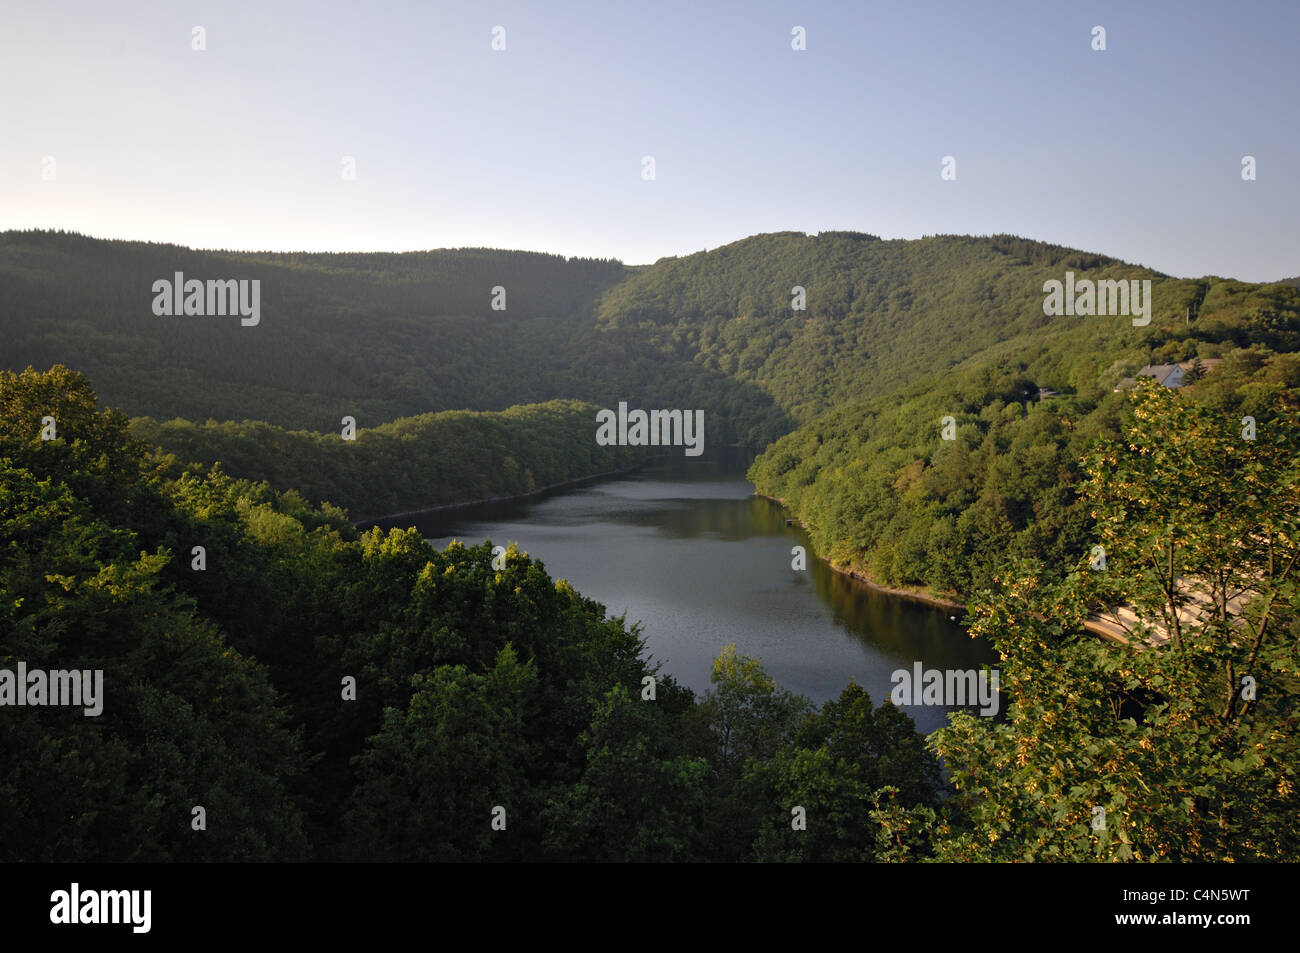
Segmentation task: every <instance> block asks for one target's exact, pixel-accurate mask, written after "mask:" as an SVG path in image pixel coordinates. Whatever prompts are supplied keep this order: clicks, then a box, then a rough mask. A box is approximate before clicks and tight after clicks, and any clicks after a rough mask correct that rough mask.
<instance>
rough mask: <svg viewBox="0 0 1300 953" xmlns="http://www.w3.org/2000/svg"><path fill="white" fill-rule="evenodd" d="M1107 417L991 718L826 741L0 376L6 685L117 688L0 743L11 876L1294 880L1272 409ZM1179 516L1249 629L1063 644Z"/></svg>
mask: <svg viewBox="0 0 1300 953" xmlns="http://www.w3.org/2000/svg"><path fill="white" fill-rule="evenodd" d="M1126 400H1127V401H1129V402H1130V403H1128V405H1127V406H1126V408H1125V409H1124V411H1123V417H1124V421H1123V423H1122V425H1121V427H1122V431H1121V434H1120V439H1117V440H1115V441H1113V442H1110V443H1106V442H1102V443H1101V444H1100V445H1099V446H1098V448H1097V449H1096V450H1095V451H1094V456H1092V457H1089V458H1085V459H1084V460H1083V461H1081V463H1080V465H1081V466H1082V467H1083V468H1084V470H1085V472H1086V474H1087V478H1086V481H1085V484H1084V486H1083V487H1082V488H1081V493H1082V494H1083V495H1084V496H1085V497H1086V499H1087V500H1088V501H1089V504H1090V505H1091V506H1093V507H1095V509H1096V511H1097V513H1098V516H1099V519H1100V521H1101V525H1100V526H1099V528H1098V535H1097V537H1096V538H1097V539H1101V540H1104V541H1105V542H1106V543H1107V544H1109V545H1111V546H1112V547H1113V550H1114V554H1115V558H1114V562H1113V564H1112V566H1111V567H1110V569H1111V571H1110V572H1109V573H1107V574H1105V575H1104V576H1102V574H1097V573H1092V574H1089V573H1088V572H1087V571H1086V570H1085V569H1083V568H1082V566H1083V565H1086V558H1082V557H1081V556H1080V554H1075V555H1074V556H1072V557H1067V562H1068V565H1067V566H1065V567H1063V568H1064V569H1065V571H1066V575H1065V577H1064V578H1063V581H1062V582H1060V583H1059V584H1053V585H1047V586H1044V585H1042V584H1041V583H1040V580H1039V577H1040V575H1041V568H1042V567H1041V564H1039V563H1031V562H1028V561H1024V560H1021V561H1019V562H1018V563H1016V564H1015V565H1014V566H1012V567H1010V569H1009V572H1008V573H1007V574H1006V575H1004V576H999V577H998V579H996V580H995V583H996V585H995V587H994V588H993V589H990V590H989V591H987V592H986V593H985V594H984V595H983V596H981V597H980V599H979V600H978V601H977V603H976V604H975V606H974V607H973V611H974V619H975V622H974V625H973V626H972V631H973V634H976V635H979V636H981V637H986V638H989V639H990V640H992V641H993V643H994V644H995V645H996V646H997V648H998V650H999V652H1000V653H1001V655H1002V659H1003V663H1002V664H1003V668H1004V672H1006V673H1007V680H1006V682H1005V683H1004V687H1005V689H1006V690H1007V691H1008V692H1009V697H1010V699H1011V704H1010V706H1009V709H1008V712H1007V718H1006V720H1005V721H990V720H987V719H978V718H973V717H971V716H956V717H954V718H953V719H952V720H951V722H950V727H949V728H948V729H945V730H944V731H941V732H939V733H938V734H937V735H935V736H933V737H932V739H931V741H930V743H929V745H928V746H927V744H926V742H925V741H924V739H922V738H921V737H920V736H919V735H917V734H916V732H915V728H914V725H913V723H912V722H911V720H910V719H909V718H908V717H907V716H906V715H905V714H903V713H902V712H901V711H900V710H899V709H898V708H896V707H895V706H894V705H892V704H884V703H883V700H882V703H881V704H879V705H875V704H873V702H872V700H871V699H870V698H869V697H868V696H867V694H866V693H865V692H863V690H862V689H861V688H859V687H858V686H856V685H853V684H849V685H847V686H846V687H845V689H844V691H843V692H842V693H841V694H840V696H839V697H838V698H835V699H832V700H831V701H828V702H827V703H826V704H824V705H823V706H822V707H821V708H820V709H816V708H814V706H812V705H811V704H810V703H809V702H808V701H807V700H806V699H804V698H801V697H800V696H797V695H793V694H791V693H789V692H787V691H784V690H783V689H781V688H780V687H779V686H777V685H776V684H775V683H774V682H773V681H772V679H771V678H770V677H769V676H767V675H766V673H764V672H763V670H762V667H761V665H760V663H759V662H758V661H757V660H754V659H749V658H745V657H743V656H738V655H737V654H736V653H735V652H734V650H733V649H728V650H726V651H724V652H723V654H722V655H721V656H719V657H718V659H717V660H716V661H715V664H714V670H713V675H712V687H711V689H710V690H709V691H708V692H706V693H705V695H704V696H703V697H699V698H697V697H695V695H694V694H693V693H692V692H691V691H690V690H689V689H686V688H685V687H683V686H681V685H679V684H678V683H676V681H675V680H674V679H673V678H671V676H668V675H665V674H663V673H662V672H660V671H658V669H657V666H653V665H651V664H649V663H648V662H647V661H646V659H645V656H644V651H643V650H644V646H643V644H642V642H641V639H640V638H639V635H638V633H637V631H636V629H635V628H629V627H628V626H627V625H626V624H625V622H624V620H622V619H620V618H609V617H608V616H607V613H606V612H605V609H604V608H603V607H602V606H600V605H599V604H597V603H595V602H593V601H591V600H590V599H586V598H583V597H582V596H581V595H580V594H579V593H577V592H576V591H575V590H574V589H573V588H572V586H570V585H569V584H568V583H567V582H565V581H564V580H560V581H555V580H552V579H551V578H550V577H549V576H548V575H547V573H546V570H545V566H544V564H543V563H542V562H541V561H540V560H537V559H533V558H530V557H529V556H528V555H527V554H524V553H520V552H518V551H517V550H516V549H515V548H514V547H510V548H509V549H508V550H507V552H506V554H505V557H504V559H503V560H496V559H495V558H494V555H493V552H492V546H491V541H490V540H489V541H484V542H483V543H481V544H479V545H473V546H467V545H463V544H461V543H459V542H457V543H453V544H451V545H450V546H448V548H447V549H446V550H444V551H437V550H435V549H433V548H432V547H431V546H429V544H428V543H427V542H425V541H424V540H423V539H422V538H420V536H419V534H418V533H416V532H415V531H414V530H400V529H394V530H392V531H389V532H384V531H381V530H378V529H375V530H371V531H369V532H366V533H363V534H359V533H358V532H357V531H356V530H355V529H353V528H352V527H351V526H350V525H349V524H348V523H347V521H346V520H345V519H344V517H343V514H342V513H341V512H340V511H338V510H337V509H329V508H327V509H317V508H315V507H312V506H310V505H308V504H307V503H306V502H304V500H303V499H302V498H301V496H299V495H298V494H296V493H292V492H290V493H277V492H273V491H271V490H270V489H269V488H268V487H267V486H266V485H265V484H257V483H251V482H248V481H244V480H237V479H234V478H232V477H230V476H228V475H225V474H222V473H219V472H212V471H209V472H197V471H184V470H182V472H177V467H176V465H175V462H174V461H166V460H163V459H161V458H159V457H158V455H157V454H156V452H155V451H152V450H150V449H149V448H148V447H147V446H146V445H145V444H143V443H142V442H141V441H139V440H138V439H136V438H135V437H133V436H132V435H131V433H130V431H129V428H128V425H127V421H126V418H125V417H124V416H122V415H121V414H120V413H118V412H115V411H101V410H99V409H98V407H97V401H96V397H95V395H94V393H93V391H92V390H91V388H90V387H89V385H88V383H87V382H86V380H85V379H84V378H83V377H81V376H80V375H77V374H75V373H73V372H71V371H68V370H66V369H63V368H57V369H55V370H53V371H50V372H46V373H37V372H33V371H28V372H24V373H23V374H21V375H15V374H12V373H7V372H6V373H0V593H3V599H0V668H10V669H12V668H13V667H14V666H15V665H16V664H17V663H18V662H19V661H23V662H24V663H26V664H28V665H29V666H32V667H38V666H39V667H45V668H50V669H55V668H78V669H82V668H85V669H100V670H102V671H103V673H104V685H105V688H104V704H103V711H102V714H100V715H98V716H96V717H86V716H85V715H84V714H83V713H82V712H81V711H80V710H78V709H68V708H26V709H11V710H9V711H8V713H7V714H6V716H5V717H4V718H0V758H2V759H3V763H4V764H5V765H6V766H7V770H6V772H5V773H4V775H3V777H2V778H0V803H4V804H5V805H6V810H5V811H4V812H3V813H0V855H2V856H3V857H4V859H5V860H59V861H69V860H82V861H91V860H283V859H308V858H315V859H328V860H488V859H496V860H538V859H554V860H576V859H589V860H590V859H595V860H780V861H795V860H805V861H828V860H830V861H870V860H878V859H882V860H915V859H927V858H934V859H946V860H952V859H970V860H989V859H1020V860H1029V859H1106V860H1110V859H1140V860H1147V859H1172V860H1249V859H1259V858H1270V859H1296V858H1297V856H1300V855H1298V854H1297V851H1298V850H1300V843H1297V839H1296V830H1295V824H1294V819H1295V816H1296V812H1297V810H1300V802H1298V801H1297V797H1298V796H1300V795H1298V794H1297V789H1298V785H1297V779H1296V771H1297V765H1298V764H1300V757H1297V755H1300V752H1297V751H1295V744H1296V741H1295V739H1296V738H1297V737H1298V735H1297V732H1296V731H1295V728H1296V725H1295V720H1296V714H1295V711H1294V708H1293V707H1292V706H1291V705H1290V704H1288V699H1290V698H1294V697H1295V692H1296V686H1295V685H1294V684H1293V683H1294V681H1295V677H1296V676H1295V672H1296V665H1297V661H1300V659H1297V645H1298V644H1300V614H1298V613H1297V604H1298V602H1297V597H1296V596H1297V590H1296V584H1295V566H1296V562H1297V554H1298V553H1300V524H1298V523H1297V520H1300V496H1298V495H1297V494H1300V452H1298V448H1297V442H1296V431H1295V423H1296V418H1295V416H1294V415H1291V414H1290V413H1289V411H1287V410H1286V409H1285V407H1283V406H1282V404H1283V403H1284V397H1283V396H1279V397H1278V399H1277V402H1276V406H1274V407H1272V408H1271V410H1272V413H1271V414H1270V415H1269V416H1268V418H1267V419H1268V420H1269V421H1270V423H1269V424H1268V425H1267V426H1264V427H1261V429H1260V432H1259V439H1258V440H1256V441H1249V442H1247V441H1243V440H1242V439H1241V438H1240V436H1239V435H1238V434H1237V433H1236V432H1235V431H1234V430H1233V429H1232V427H1231V426H1229V425H1228V424H1227V423H1225V421H1224V420H1223V418H1222V417H1221V416H1220V415H1216V413H1215V412H1214V411H1212V410H1210V409H1207V408H1205V407H1202V406H1199V405H1192V404H1190V403H1189V402H1188V401H1187V400H1186V399H1185V398H1184V397H1183V395H1178V394H1174V393H1172V392H1169V391H1165V390H1164V389H1162V388H1158V387H1145V388H1142V389H1140V390H1139V391H1138V392H1136V393H1135V394H1134V395H1132V396H1131V397H1129V398H1126ZM47 417H53V418H54V419H55V420H56V421H58V423H59V428H58V436H56V437H53V438H49V439H47V438H46V435H45V433H44V429H43V420H44V418H47ZM1171 444H1172V445H1176V446H1177V448H1178V452H1176V453H1164V454H1156V455H1154V456H1153V455H1152V454H1151V453H1150V452H1149V449H1148V448H1150V447H1155V448H1162V447H1165V446H1168V445H1171ZM1242 474H1245V475H1247V478H1240V477H1241V475H1242ZM1233 477H1238V478H1237V479H1233ZM1153 485H1158V486H1160V487H1161V488H1162V491H1161V494H1160V496H1159V498H1158V499H1157V500H1156V502H1155V503H1154V504H1153V505H1151V506H1149V507H1147V508H1145V509H1144V508H1142V507H1140V506H1137V505H1136V504H1137V503H1139V502H1140V501H1141V500H1142V499H1143V498H1144V496H1145V494H1146V493H1147V492H1148V490H1149V487H1150V486H1153ZM1175 515H1176V516H1177V517H1178V518H1179V520H1180V525H1182V526H1183V527H1184V532H1185V534H1186V541H1187V545H1180V546H1179V549H1178V553H1179V555H1178V557H1177V559H1178V562H1176V563H1171V572H1177V573H1178V574H1180V575H1181V574H1198V575H1204V576H1207V577H1215V576H1216V575H1217V576H1221V577H1222V578H1225V579H1235V580H1237V581H1238V582H1241V581H1243V580H1244V581H1248V583H1249V585H1250V586H1251V587H1252V588H1253V591H1254V592H1255V593H1256V595H1257V596H1258V598H1257V599H1254V600H1252V602H1251V606H1250V609H1249V611H1248V612H1247V613H1246V614H1245V615H1244V616H1243V617H1242V619H1241V623H1237V622H1234V621H1233V620H1232V619H1230V618H1229V617H1228V616H1226V615H1216V614H1213V613H1211V614H1209V615H1207V616H1205V617H1204V618H1203V620H1202V621H1201V622H1199V623H1197V624H1196V625H1194V626H1189V627H1188V628H1187V629H1186V631H1185V632H1184V633H1183V637H1182V638H1181V639H1180V640H1179V641H1178V642H1177V643H1176V644H1175V643H1170V644H1169V645H1166V646H1164V647H1163V648H1148V649H1142V648H1141V647H1139V646H1136V645H1122V644H1119V643H1111V642H1102V641H1100V640H1096V639H1093V638H1091V637H1087V636H1081V633H1080V623H1081V618H1082V613H1083V611H1085V610H1086V607H1087V605H1088V604H1089V603H1090V602H1092V601H1096V600H1115V599H1128V600H1132V601H1134V602H1135V604H1137V605H1139V606H1140V607H1142V608H1143V611H1144V614H1145V615H1147V616H1149V617H1158V615H1159V613H1160V605H1161V600H1162V599H1164V598H1165V592H1164V590H1163V589H1162V588H1161V584H1160V580H1159V578H1157V577H1156V576H1153V575H1152V574H1151V573H1150V571H1149V570H1148V568H1147V562H1148V561H1147V559H1146V553H1144V552H1143V549H1142V547H1143V545H1144V541H1145V540H1147V539H1148V538H1149V537H1152V536H1154V537H1156V538H1159V537H1160V536H1161V534H1162V533H1164V527H1165V526H1166V525H1167V524H1168V522H1169V519H1170V517H1171V516H1175ZM1225 538H1229V539H1231V540H1235V541H1250V544H1249V545H1248V546H1247V547H1244V548H1242V547H1227V548H1225V547H1224V545H1223V540H1224V539H1225ZM196 546H201V547H202V548H203V553H202V565H199V562H198V561H197V560H198V557H197V556H196V550H195V547H196ZM1171 558H1173V557H1171ZM1026 620H1028V621H1026ZM1240 625H1244V626H1246V627H1247V628H1246V629H1245V630H1244V631H1246V632H1248V633H1249V635H1250V636H1251V637H1250V638H1243V637H1242V633H1243V629H1242V628H1240ZM1225 674H1226V675H1227V679H1226V681H1225V679H1224V675H1225ZM1241 674H1257V675H1258V680H1259V683H1260V685H1261V692H1260V694H1259V696H1258V699H1256V698H1255V696H1254V695H1252V696H1251V699H1250V700H1249V701H1248V702H1245V703H1241V702H1239V701H1238V700H1237V696H1236V694H1235V692H1236V686H1235V681H1234V679H1235V677H1236V676H1237V675H1241ZM1062 751H1071V752H1075V754H1074V755H1072V756H1071V757H1072V759H1073V760H1074V764H1073V765H1072V767H1071V770H1070V771H1069V772H1065V771H1064V770H1063V768H1062V766H1061V762H1060V754H1059V753H1060V752H1062ZM936 754H942V755H943V757H944V758H945V759H946V761H947V763H948V765H949V767H950V770H951V775H950V778H949V779H948V780H945V779H944V778H943V776H942V775H941V773H940V769H939V764H938V761H937V760H936V758H935V755H936ZM88 805H93V809H92V808H90V807H88ZM196 807H202V808H203V810H204V812H205V813H204V817H205V825H206V826H205V828H204V829H203V831H202V834H201V835H199V834H196V831H195V828H194V826H193V823H194V821H193V818H194V810H195V808H196ZM1098 807H1101V808H1103V809H1104V810H1105V811H1106V817H1107V825H1106V826H1105V827H1104V828H1102V829H1098V828H1096V827H1095V826H1093V825H1092V824H1091V823H1090V822H1091V820H1092V819H1093V818H1094V817H1095V810H1096V808H1098ZM498 812H503V813H501V814H500V815H498ZM498 816H501V817H505V818H507V819H508V824H507V826H506V827H505V828H504V829H501V830H496V829H494V828H493V826H492V823H491V822H492V820H493V819H494V818H496V817H498ZM792 816H793V817H794V818H795V820H792ZM797 822H798V823H797ZM799 823H802V825H803V826H799ZM52 832H54V833H53V834H52Z"/></svg>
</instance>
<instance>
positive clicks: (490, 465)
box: [132, 400, 657, 520]
mask: <svg viewBox="0 0 1300 953" xmlns="http://www.w3.org/2000/svg"><path fill="white" fill-rule="evenodd" d="M598 409H599V408H598V407H596V406H595V405H592V404H584V403H580V402H578V401H567V400H553V401H550V402H548V403H545V404H532V405H527V406H521V407H511V408H510V409H509V410H504V411H500V412H491V413H489V412H482V413H476V412H472V411H445V412H443V413H439V414H425V415H423V416H420V417H403V418H401V419H399V420H395V421H392V422H391V423H386V424H380V425H378V426H376V427H369V428H360V429H358V431H357V435H356V440H355V441H352V440H344V439H343V438H342V435H341V434H340V432H339V431H338V430H335V431H333V432H331V433H324V434H321V433H309V432H307V431H303V430H295V431H287V430H283V429H281V428H279V427H274V426H272V425H270V424H266V423H258V422H256V421H250V420H246V421H243V422H242V423H238V424H236V423H231V422H227V423H220V424H219V423H216V422H215V421H208V422H207V423H206V424H204V425H202V426H198V425H195V424H193V423H190V422H189V421H185V420H171V421H168V422H166V423H162V424H160V423H157V422H155V421H153V420H150V419H148V418H136V419H135V420H133V421H132V432H133V434H134V435H135V436H136V437H138V438H139V439H141V440H142V441H144V442H146V443H148V444H150V445H152V446H156V447H159V448H161V449H162V451H163V452H164V453H165V454H167V455H169V456H171V457H173V458H175V460H178V461H181V462H183V463H190V464H194V463H197V464H202V465H204V466H214V465H216V464H218V463H219V464H220V465H221V467H222V469H223V470H224V471H225V472H227V473H230V474H232V475H234V476H236V477H242V478H245V479H251V480H265V481H266V482H267V483H269V484H270V485H271V486H272V487H275V488H276V489H279V490H283V491H288V490H294V491H296V492H298V493H300V494H301V495H302V496H304V497H305V498H306V499H308V500H310V501H312V502H324V501H330V502H332V503H334V504H337V505H339V506H342V507H344V508H345V509H347V510H349V511H350V512H351V513H352V514H354V515H355V517H356V518H357V519H358V520H363V519H366V518H370V517H379V516H385V515H388V514H392V513H401V512H412V511H415V510H419V509H428V508H431V507H435V506H444V505H449V504H453V503H468V502H472V501H476V500H487V499H495V498H497V497H507V496H519V495H522V494H526V493H531V492H534V491H536V490H540V489H543V488H544V487H548V486H552V485H554V484H559V483H564V482H567V481H569V480H576V479H580V478H583V477H589V476H593V475H595V474H599V473H607V472H611V471H614V470H619V469H625V468H627V467H629V466H632V465H634V464H635V463H636V462H637V461H638V460H641V459H644V458H645V457H646V456H647V455H648V453H649V452H650V449H651V448H642V447H602V446H598V445H597V444H596V439H595V438H596V411H597V410H598ZM655 449H656V451H657V448H655ZM175 472H179V468H176V469H175Z"/></svg>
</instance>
